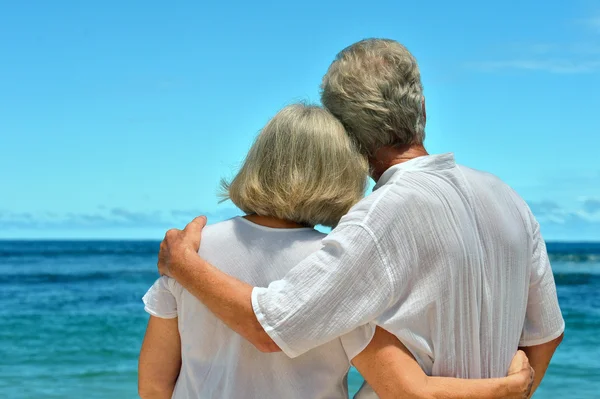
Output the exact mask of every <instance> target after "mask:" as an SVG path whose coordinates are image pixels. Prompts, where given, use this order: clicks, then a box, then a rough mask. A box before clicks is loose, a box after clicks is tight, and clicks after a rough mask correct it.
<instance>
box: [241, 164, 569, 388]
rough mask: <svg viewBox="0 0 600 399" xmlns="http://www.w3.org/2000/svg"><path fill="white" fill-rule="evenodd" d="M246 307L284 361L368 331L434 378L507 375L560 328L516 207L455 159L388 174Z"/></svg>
mask: <svg viewBox="0 0 600 399" xmlns="http://www.w3.org/2000/svg"><path fill="white" fill-rule="evenodd" d="M252 304H253V309H254V312H255V314H256V316H257V318H258V320H259V321H260V323H261V325H262V327H263V328H264V329H265V331H268V332H271V336H275V333H276V334H277V335H276V336H277V344H278V345H279V347H280V348H281V349H282V350H283V351H285V353H286V354H288V355H289V356H299V355H301V354H302V353H304V352H306V351H307V350H309V349H311V348H313V347H315V346H317V345H319V344H321V343H324V342H327V340H329V339H331V338H334V337H336V336H339V335H341V334H344V333H346V332H348V331H350V330H352V329H354V328H356V327H357V326H361V325H364V324H367V323H373V324H377V325H379V326H381V327H383V328H384V329H386V330H388V331H390V332H391V333H393V334H395V335H396V336H397V337H398V338H399V339H400V340H401V341H402V342H403V343H404V344H405V345H406V346H407V347H408V349H409V350H411V352H412V353H413V355H414V356H415V358H416V359H417V361H418V362H419V363H420V365H421V367H422V368H423V370H425V372H427V373H428V374H431V375H436V376H452V377H465V378H485V377H498V376H504V375H505V373H506V370H507V368H508V365H509V363H510V359H511V358H512V356H513V355H514V354H515V352H516V350H517V347H518V346H520V345H522V346H528V345H537V344H540V343H544V342H548V341H550V340H552V339H554V338H556V337H558V336H559V335H560V334H561V333H562V331H563V328H564V322H563V319H562V315H561V313H560V309H559V307H558V301H557V299H556V288H555V285H554V278H553V276H552V271H551V269H550V265H549V263H548V259H547V256H546V250H545V246H544V243H543V240H542V239H541V236H540V235H539V226H538V225H537V222H535V219H534V218H533V217H532V216H531V214H530V211H529V209H528V207H527V206H526V204H525V202H524V201H523V200H522V199H521V198H520V197H519V196H518V195H516V194H515V193H514V192H513V191H512V190H511V189H510V188H509V187H508V186H507V185H505V184H504V183H502V182H501V181H500V180H499V179H497V178H495V177H493V176H491V175H489V174H486V173H482V172H478V171H474V170H472V169H469V168H464V167H460V166H458V165H456V164H455V162H454V157H453V156H452V154H444V155H433V156H423V157H418V158H415V159H412V160H410V161H407V162H404V163H401V164H398V165H395V166H393V167H391V168H389V169H388V170H387V171H386V172H385V173H384V174H383V175H382V176H381V178H380V179H379V181H378V183H377V186H376V187H375V191H374V192H373V193H372V194H371V195H369V196H368V197H367V198H365V199H363V200H362V201H360V202H359V203H358V204H357V205H356V206H354V207H353V208H352V209H351V210H350V211H349V212H348V214H347V215H346V216H344V217H343V218H342V220H341V221H340V223H339V225H338V226H337V227H336V228H335V229H334V230H333V231H332V232H331V234H329V235H328V236H327V237H326V238H325V239H324V240H323V249H322V250H320V251H319V252H317V253H315V254H313V255H311V256H310V257H309V258H307V259H305V260H304V261H303V262H301V263H300V264H299V265H297V266H296V267H295V268H293V269H292V270H291V271H290V272H289V273H288V274H286V276H285V278H284V280H283V282H282V283H281V284H280V285H278V286H273V285H272V286H270V287H268V288H259V287H255V288H254V290H253V296H252Z"/></svg>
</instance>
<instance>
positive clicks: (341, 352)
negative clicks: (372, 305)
mask: <svg viewBox="0 0 600 399" xmlns="http://www.w3.org/2000/svg"><path fill="white" fill-rule="evenodd" d="M323 237H324V235H323V234H322V233H319V232H318V231H316V230H314V229H312V228H297V229H275V228H269V227H264V226H260V225H257V224H255V223H252V222H250V221H248V220H246V219H244V218H241V217H237V218H234V219H230V220H227V221H225V222H221V223H217V224H214V225H210V226H207V227H206V228H205V229H204V231H203V232H202V245H201V249H200V255H201V256H202V257H203V258H204V259H206V260H207V261H208V262H210V263H211V264H213V265H215V266H217V267H219V269H221V270H222V271H224V272H225V273H227V274H229V275H232V276H234V277H236V278H238V279H240V280H242V281H244V282H246V283H248V284H250V285H252V286H257V287H266V286H268V285H269V283H270V282H272V281H274V280H278V279H281V278H283V276H285V274H286V273H287V272H288V271H289V270H290V269H291V268H292V267H293V266H294V265H296V264H297V263H299V262H300V261H301V260H303V259H304V258H306V257H307V256H308V255H310V254H311V253H313V252H315V251H317V250H318V249H320V248H321V240H322V239H323ZM143 301H144V304H145V309H146V311H147V312H148V313H150V314H151V315H153V316H156V317H160V318H175V317H178V326H179V334H180V336H181V357H182V364H181V372H180V374H179V379H178V380H177V384H176V386H175V391H174V393H173V398H176V399H180V398H202V399H205V398H228V399H233V398H290V399H291V398H301V399H321V398H323V399H325V398H347V397H348V389H347V381H346V377H347V373H348V370H349V368H350V360H351V359H352V358H353V357H354V356H356V355H357V354H359V353H360V352H361V351H362V350H363V349H364V348H365V347H366V346H367V345H368V343H369V342H370V340H371V338H372V337H373V333H374V327H373V326H372V325H366V326H363V327H359V328H358V329H356V330H353V331H351V332H350V333H348V334H346V335H343V336H342V337H340V338H336V339H333V340H332V341H329V342H327V343H325V344H323V345H321V346H319V347H317V348H315V349H313V350H310V351H308V352H306V353H305V354H303V355H301V356H298V357H296V358H294V359H290V358H289V357H288V356H286V355H285V354H283V353H262V352H260V351H258V350H257V349H256V348H255V347H254V346H253V345H252V344H250V343H249V342H247V341H246V340H245V339H244V338H242V337H241V336H240V335H238V334H237V333H235V332H234V331H232V330H231V329H229V327H227V326H226V325H225V324H224V323H223V322H221V321H220V320H219V319H218V318H217V317H215V316H214V315H213V314H212V313H211V312H210V311H209V310H208V309H207V308H206V307H205V306H204V305H203V304H202V303H200V301H198V300H197V299H196V298H195V297H194V296H193V295H192V294H190V293H189V292H188V291H187V290H186V289H185V288H183V287H182V286H181V285H180V284H179V283H177V282H176V281H175V280H174V279H171V278H168V277H161V278H159V279H158V280H157V281H156V283H155V284H154V285H153V286H152V287H151V288H150V290H149V291H148V292H147V293H146V295H144V298H143Z"/></svg>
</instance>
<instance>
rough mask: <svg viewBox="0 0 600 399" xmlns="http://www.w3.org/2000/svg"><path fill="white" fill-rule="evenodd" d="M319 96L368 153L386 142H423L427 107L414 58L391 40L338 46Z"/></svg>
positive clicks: (367, 40) (403, 143)
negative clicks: (340, 47)
mask: <svg viewBox="0 0 600 399" xmlns="http://www.w3.org/2000/svg"><path fill="white" fill-rule="evenodd" d="M321 89H322V92H321V101H322V103H323V105H324V106H325V107H326V108H327V109H328V110H329V111H330V112H331V113H332V114H333V115H335V116H336V117H337V118H338V119H339V120H340V121H341V122H342V124H343V125H344V127H345V128H346V130H347V132H348V134H349V135H350V137H351V138H352V139H353V140H355V141H356V143H357V144H358V145H359V147H360V149H361V151H362V152H363V153H365V154H367V155H369V156H372V155H374V153H375V151H377V150H378V149H379V148H382V147H385V146H400V145H412V144H422V143H423V141H424V139H425V109H424V97H423V85H422V83H421V74H420V72H419V67H418V66H417V61H416V59H415V57H413V55H412V54H411V53H410V52H409V51H408V50H407V49H406V47H404V46H403V45H401V44H400V43H398V42H396V41H394V40H389V39H365V40H362V41H360V42H358V43H355V44H353V45H351V46H350V47H347V48H345V49H344V50H342V51H341V52H340V53H339V54H338V55H337V57H336V59H335V61H334V62H333V63H332V64H331V66H330V67H329V70H328V71H327V74H326V75H325V76H324V77H323V83H322V85H321Z"/></svg>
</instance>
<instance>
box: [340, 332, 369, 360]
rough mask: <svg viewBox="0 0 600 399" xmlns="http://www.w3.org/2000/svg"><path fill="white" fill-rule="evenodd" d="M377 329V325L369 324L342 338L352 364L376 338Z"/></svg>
mask: <svg viewBox="0 0 600 399" xmlns="http://www.w3.org/2000/svg"><path fill="white" fill-rule="evenodd" d="M375 327H376V326H375V324H373V323H368V324H365V325H364V326H361V327H358V328H357V329H356V330H354V331H351V332H349V333H348V334H346V335H343V336H341V337H340V339H341V340H342V345H343V346H344V350H345V351H346V356H348V360H350V362H352V359H354V358H355V357H356V356H358V355H359V354H360V353H361V352H362V351H364V350H365V348H366V347H367V346H369V344H370V343H371V341H372V340H373V336H375Z"/></svg>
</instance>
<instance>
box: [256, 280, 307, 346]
mask: <svg viewBox="0 0 600 399" xmlns="http://www.w3.org/2000/svg"><path fill="white" fill-rule="evenodd" d="M266 290H267V289H266V288H264V287H254V288H253V289H252V310H254V315H255V316H256V319H257V320H258V322H259V323H260V325H261V326H262V328H263V330H265V332H266V333H267V334H268V335H269V337H271V339H272V340H273V342H275V343H276V344H277V346H278V347H279V349H281V350H282V351H283V353H285V354H286V355H287V356H288V357H290V358H295V357H298V356H300V355H301V354H302V352H299V351H296V350H294V349H292V348H291V347H290V346H289V345H287V344H286V343H285V341H284V340H283V338H282V337H281V336H280V335H279V334H278V333H277V331H275V328H274V327H273V326H271V325H270V324H269V322H268V321H267V317H266V315H265V314H264V313H263V311H262V309H261V307H260V303H259V301H258V296H259V295H260V294H261V293H264V292H265V291H266Z"/></svg>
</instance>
